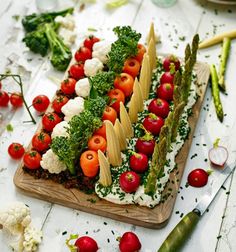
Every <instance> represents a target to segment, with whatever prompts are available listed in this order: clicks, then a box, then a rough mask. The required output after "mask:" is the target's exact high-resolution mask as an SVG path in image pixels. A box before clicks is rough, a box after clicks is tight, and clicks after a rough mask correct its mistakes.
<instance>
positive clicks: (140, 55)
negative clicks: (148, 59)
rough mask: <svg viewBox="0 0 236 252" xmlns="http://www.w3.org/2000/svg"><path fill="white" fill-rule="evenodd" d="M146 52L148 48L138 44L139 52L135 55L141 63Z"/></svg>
mask: <svg viewBox="0 0 236 252" xmlns="http://www.w3.org/2000/svg"><path fill="white" fill-rule="evenodd" d="M145 52H146V48H145V46H144V45H142V44H138V54H137V55H136V56H135V57H134V58H135V59H136V60H137V61H138V62H139V63H140V64H142V61H143V55H144V54H145Z"/></svg>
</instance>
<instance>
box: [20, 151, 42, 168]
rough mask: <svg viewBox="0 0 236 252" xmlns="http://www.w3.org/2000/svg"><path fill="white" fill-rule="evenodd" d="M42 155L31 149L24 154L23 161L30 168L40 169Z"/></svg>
mask: <svg viewBox="0 0 236 252" xmlns="http://www.w3.org/2000/svg"><path fill="white" fill-rule="evenodd" d="M41 159H42V157H41V155H40V154H39V153H38V152H37V151H35V150H31V151H28V152H26V153H25V154H24V157H23V162H24V165H25V166H26V167H27V168H28V169H32V170H33V169H38V168H39V167H40V161H41Z"/></svg>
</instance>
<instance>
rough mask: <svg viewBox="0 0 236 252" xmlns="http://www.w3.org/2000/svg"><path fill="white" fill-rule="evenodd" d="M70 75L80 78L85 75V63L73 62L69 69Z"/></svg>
mask: <svg viewBox="0 0 236 252" xmlns="http://www.w3.org/2000/svg"><path fill="white" fill-rule="evenodd" d="M69 75H70V77H72V78H74V79H76V80H79V79H81V78H83V77H84V64H83V63H80V62H79V63H76V64H73V65H72V66H71V67H70V69H69Z"/></svg>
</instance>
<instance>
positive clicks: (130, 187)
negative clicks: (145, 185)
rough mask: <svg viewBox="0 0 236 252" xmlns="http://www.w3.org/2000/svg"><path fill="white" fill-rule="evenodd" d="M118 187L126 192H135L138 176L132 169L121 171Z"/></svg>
mask: <svg viewBox="0 0 236 252" xmlns="http://www.w3.org/2000/svg"><path fill="white" fill-rule="evenodd" d="M119 182H120V187H121V189H122V190H123V191H125V192H126V193H132V192H136V191H137V189H138V187H139V185H140V177H139V175H138V174H137V173H136V172H134V171H127V172H123V173H122V174H121V175H120V179H119Z"/></svg>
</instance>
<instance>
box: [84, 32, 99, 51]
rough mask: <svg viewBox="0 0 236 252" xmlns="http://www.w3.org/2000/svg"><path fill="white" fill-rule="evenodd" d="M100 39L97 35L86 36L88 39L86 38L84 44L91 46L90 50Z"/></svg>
mask: <svg viewBox="0 0 236 252" xmlns="http://www.w3.org/2000/svg"><path fill="white" fill-rule="evenodd" d="M98 41H100V39H99V38H97V37H95V36H93V35H91V36H89V37H88V38H86V39H85V40H84V46H85V47H87V48H89V49H90V50H92V48H93V45H94V44H95V43H97V42H98Z"/></svg>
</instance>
